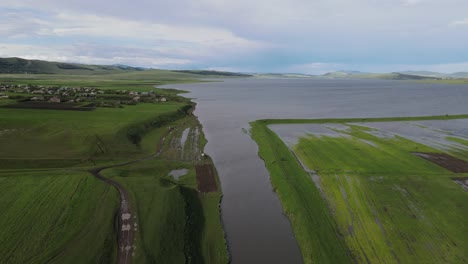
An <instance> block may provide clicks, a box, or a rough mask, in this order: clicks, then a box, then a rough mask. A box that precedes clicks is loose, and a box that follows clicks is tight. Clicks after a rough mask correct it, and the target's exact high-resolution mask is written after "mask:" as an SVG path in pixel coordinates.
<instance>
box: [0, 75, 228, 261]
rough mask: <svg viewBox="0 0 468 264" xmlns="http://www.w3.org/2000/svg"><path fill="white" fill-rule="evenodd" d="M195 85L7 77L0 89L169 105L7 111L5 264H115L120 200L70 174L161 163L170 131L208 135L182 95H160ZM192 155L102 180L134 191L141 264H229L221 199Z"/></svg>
mask: <svg viewBox="0 0 468 264" xmlns="http://www.w3.org/2000/svg"><path fill="white" fill-rule="evenodd" d="M181 76H183V77H181ZM193 76H195V75H190V74H184V73H174V72H169V71H158V70H154V71H142V72H129V73H121V74H101V75H90V76H86V78H84V77H83V76H75V75H30V74H28V75H0V83H14V84H39V85H46V86H55V85H57V86H68V87H73V86H76V87H83V86H94V87H99V88H104V89H120V90H122V89H126V90H134V91H150V90H155V92H156V93H157V94H159V95H164V96H166V97H167V98H168V100H169V101H168V102H164V103H155V104H145V103H141V104H138V105H135V106H125V107H124V108H98V109H96V110H95V111H90V112H81V111H80V112H77V111H59V110H31V109H6V108H0V146H1V150H2V151H0V168H1V169H0V193H1V194H0V210H2V217H1V219H0V225H2V228H1V231H0V253H2V261H6V263H46V262H47V263H49V262H50V263H112V262H115V259H116V252H117V251H116V250H117V242H116V230H115V228H116V227H115V226H114V223H115V215H116V210H117V209H118V194H117V192H116V191H115V190H114V189H113V188H110V187H108V186H107V185H106V184H104V183H102V182H100V181H98V180H96V179H95V178H93V177H92V176H91V175H90V174H87V173H84V172H77V171H71V170H65V169H64V168H69V169H70V167H72V168H73V169H88V168H91V167H94V166H102V165H107V164H116V163H121V162H124V161H129V160H135V159H138V158H142V157H146V156H148V155H151V154H154V153H155V151H156V148H157V146H158V144H159V142H160V140H161V138H162V137H163V135H165V134H166V132H167V129H168V126H169V125H171V126H185V127H199V128H200V129H199V130H198V131H199V132H200V133H201V134H202V132H201V127H200V125H199V123H198V120H197V119H196V118H195V117H193V116H190V117H189V116H188V111H189V108H191V107H193V104H192V103H191V102H190V101H189V100H188V99H185V98H182V97H179V96H177V94H178V93H180V92H181V91H177V90H173V89H169V90H162V89H155V88H154V87H153V86H154V85H155V84H167V83H174V82H188V81H194V80H196V79H195V78H192V77H193ZM12 102H13V101H12V100H2V101H1V102H0V104H9V103H12ZM175 135H176V133H174V135H171V136H170V137H175ZM177 135H179V134H177ZM198 136H199V137H201V138H203V135H198ZM174 140H175V141H177V140H180V139H177V138H174ZM187 141H188V142H190V144H191V145H190V146H192V147H195V146H196V147H197V148H196V149H197V150H198V151H199V150H201V149H202V148H203V146H204V144H202V142H204V141H202V140H195V139H194V138H191V139H190V140H187ZM164 148H165V151H167V152H169V150H170V148H171V146H170V145H168V144H167V143H165V144H164ZM185 150H186V151H187V152H188V153H189V155H188V156H185V157H186V158H185V160H181V159H180V158H177V157H181V155H176V157H175V158H171V159H170V160H169V159H168V157H167V156H164V155H162V156H160V157H158V158H157V159H152V160H148V161H146V162H142V163H136V164H133V165H128V166H126V167H121V168H114V169H110V170H106V171H104V172H103V174H105V175H107V176H109V177H113V178H114V179H116V180H118V181H119V182H121V183H122V184H123V185H124V186H125V187H126V188H128V190H129V193H130V195H131V198H132V200H131V203H132V206H134V207H135V208H136V211H137V212H138V222H139V224H140V226H139V231H138V232H137V233H136V234H137V239H138V242H137V250H136V253H137V255H136V256H135V263H153V262H155V261H157V262H162V263H182V262H184V263H186V262H190V263H200V262H204V263H227V262H228V260H229V257H228V252H227V249H226V242H225V240H224V232H223V229H222V226H221V221H220V212H219V202H220V199H221V192H220V191H219V192H216V193H210V194H201V193H198V191H197V190H196V180H195V172H194V171H195V170H194V166H195V164H196V163H195V162H194V161H192V160H189V159H190V158H193V157H194V155H195V154H194V152H193V151H192V150H191V147H189V146H188V145H187V148H186V149H185ZM197 162H201V161H197ZM203 162H211V161H210V160H209V159H206V160H204V161H203ZM174 168H188V169H189V170H190V173H189V174H188V175H186V176H184V178H183V179H181V180H180V181H179V182H177V183H176V182H174V180H171V178H170V177H168V176H167V174H168V173H169V171H170V170H171V169H174ZM44 241H47V243H44ZM2 261H0V262H2Z"/></svg>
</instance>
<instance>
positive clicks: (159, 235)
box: [104, 117, 229, 263]
mask: <svg viewBox="0 0 468 264" xmlns="http://www.w3.org/2000/svg"><path fill="white" fill-rule="evenodd" d="M193 125H195V126H196V125H198V122H197V120H196V119H195V118H194V117H186V118H184V119H181V120H178V121H175V122H173V123H171V124H169V126H171V127H174V128H175V129H174V130H173V132H171V134H170V135H169V136H167V138H166V141H165V144H164V145H163V152H162V154H161V156H159V157H158V158H156V159H154V160H148V161H144V162H141V163H137V164H133V165H129V166H125V167H121V168H115V169H111V170H108V171H106V172H104V175H105V176H108V177H112V178H113V179H114V180H117V181H119V182H121V183H122V184H123V185H124V186H125V187H126V188H127V189H128V190H129V191H130V195H131V197H132V199H131V200H132V201H134V203H133V206H134V208H136V211H137V213H138V219H137V220H138V223H139V229H138V231H137V233H136V236H137V239H138V241H137V243H136V245H137V249H136V257H135V261H136V262H138V263H154V262H161V263H227V262H228V259H229V258H228V253H227V249H226V242H225V240H224V232H223V228H222V225H221V220H220V213H219V202H220V199H221V192H220V191H219V192H213V193H208V194H203V193H200V192H198V190H197V182H196V178H195V170H194V167H195V164H197V163H199V162H211V161H209V160H208V159H207V160H204V161H194V160H191V159H181V158H180V157H182V156H181V155H180V153H179V154H178V153H177V152H180V151H182V150H183V151H189V149H182V148H176V149H173V146H174V145H171V142H173V141H176V142H179V141H180V136H181V134H182V133H179V132H180V131H183V130H185V129H186V128H187V127H189V128H190V127H192V126H193ZM165 129H167V127H166V128H161V129H157V130H165ZM166 131H167V130H166ZM163 134H165V133H164V132H161V131H159V132H158V131H156V130H155V131H152V132H151V133H150V134H148V136H149V137H151V138H153V139H156V138H157V136H158V135H163ZM193 137H195V135H189V137H188V139H187V142H190V141H192V142H193ZM143 142H147V141H146V140H143ZM143 146H144V147H145V145H143ZM202 146H203V145H199V146H198V147H202ZM146 147H147V148H148V149H151V148H152V147H153V145H152V144H150V146H146ZM146 147H145V148H146ZM179 147H180V146H179ZM192 151H193V150H192ZM181 168H185V169H188V173H187V174H186V175H184V176H182V177H180V179H179V180H177V181H176V180H175V179H173V178H172V177H171V176H169V173H170V172H171V171H172V170H175V169H181Z"/></svg>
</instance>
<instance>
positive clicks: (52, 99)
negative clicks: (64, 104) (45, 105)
mask: <svg viewBox="0 0 468 264" xmlns="http://www.w3.org/2000/svg"><path fill="white" fill-rule="evenodd" d="M49 102H51V103H60V98H58V97H57V96H54V97H51V98H50V99H49Z"/></svg>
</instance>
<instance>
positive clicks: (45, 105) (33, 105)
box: [1, 101, 96, 111]
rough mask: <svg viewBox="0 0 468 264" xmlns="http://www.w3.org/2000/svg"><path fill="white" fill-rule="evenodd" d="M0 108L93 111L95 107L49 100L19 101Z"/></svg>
mask: <svg viewBox="0 0 468 264" xmlns="http://www.w3.org/2000/svg"><path fill="white" fill-rule="evenodd" d="M1 107H2V108H18V109H39V110H71V111H93V110H95V109H96V108H95V107H77V106H76V104H74V103H49V102H30V101H29V102H19V103H16V104H9V105H4V106H1Z"/></svg>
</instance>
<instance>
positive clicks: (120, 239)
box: [88, 129, 173, 264]
mask: <svg viewBox="0 0 468 264" xmlns="http://www.w3.org/2000/svg"><path fill="white" fill-rule="evenodd" d="M172 131H173V129H169V130H168V132H167V133H166V134H165V135H164V136H163V137H162V138H161V140H160V141H159V144H158V146H157V148H156V153H155V154H153V155H150V156H148V157H144V158H141V159H137V160H133V161H129V162H125V163H121V164H114V165H110V166H104V167H98V168H93V169H91V170H89V171H88V172H89V173H91V174H92V175H93V176H94V177H96V178H97V179H99V180H101V181H103V182H104V183H106V184H109V185H111V186H113V187H114V188H116V189H117V191H119V194H120V208H119V213H118V219H117V222H118V233H117V243H118V253H117V263H118V264H129V263H132V259H133V256H134V250H135V248H136V245H135V232H136V231H137V229H138V222H137V215H136V213H135V212H134V211H133V210H132V208H131V206H130V197H129V195H128V191H127V190H126V189H125V188H124V187H123V186H122V185H121V184H120V183H118V182H117V181H114V180H112V179H109V178H106V177H104V176H102V174H101V171H103V170H106V169H110V168H116V167H121V166H125V165H130V164H133V163H137V162H141V161H145V160H149V159H152V158H154V157H156V156H158V155H159V154H161V151H162V145H163V143H164V140H165V139H166V137H167V135H169V134H170V133H171V132H172Z"/></svg>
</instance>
